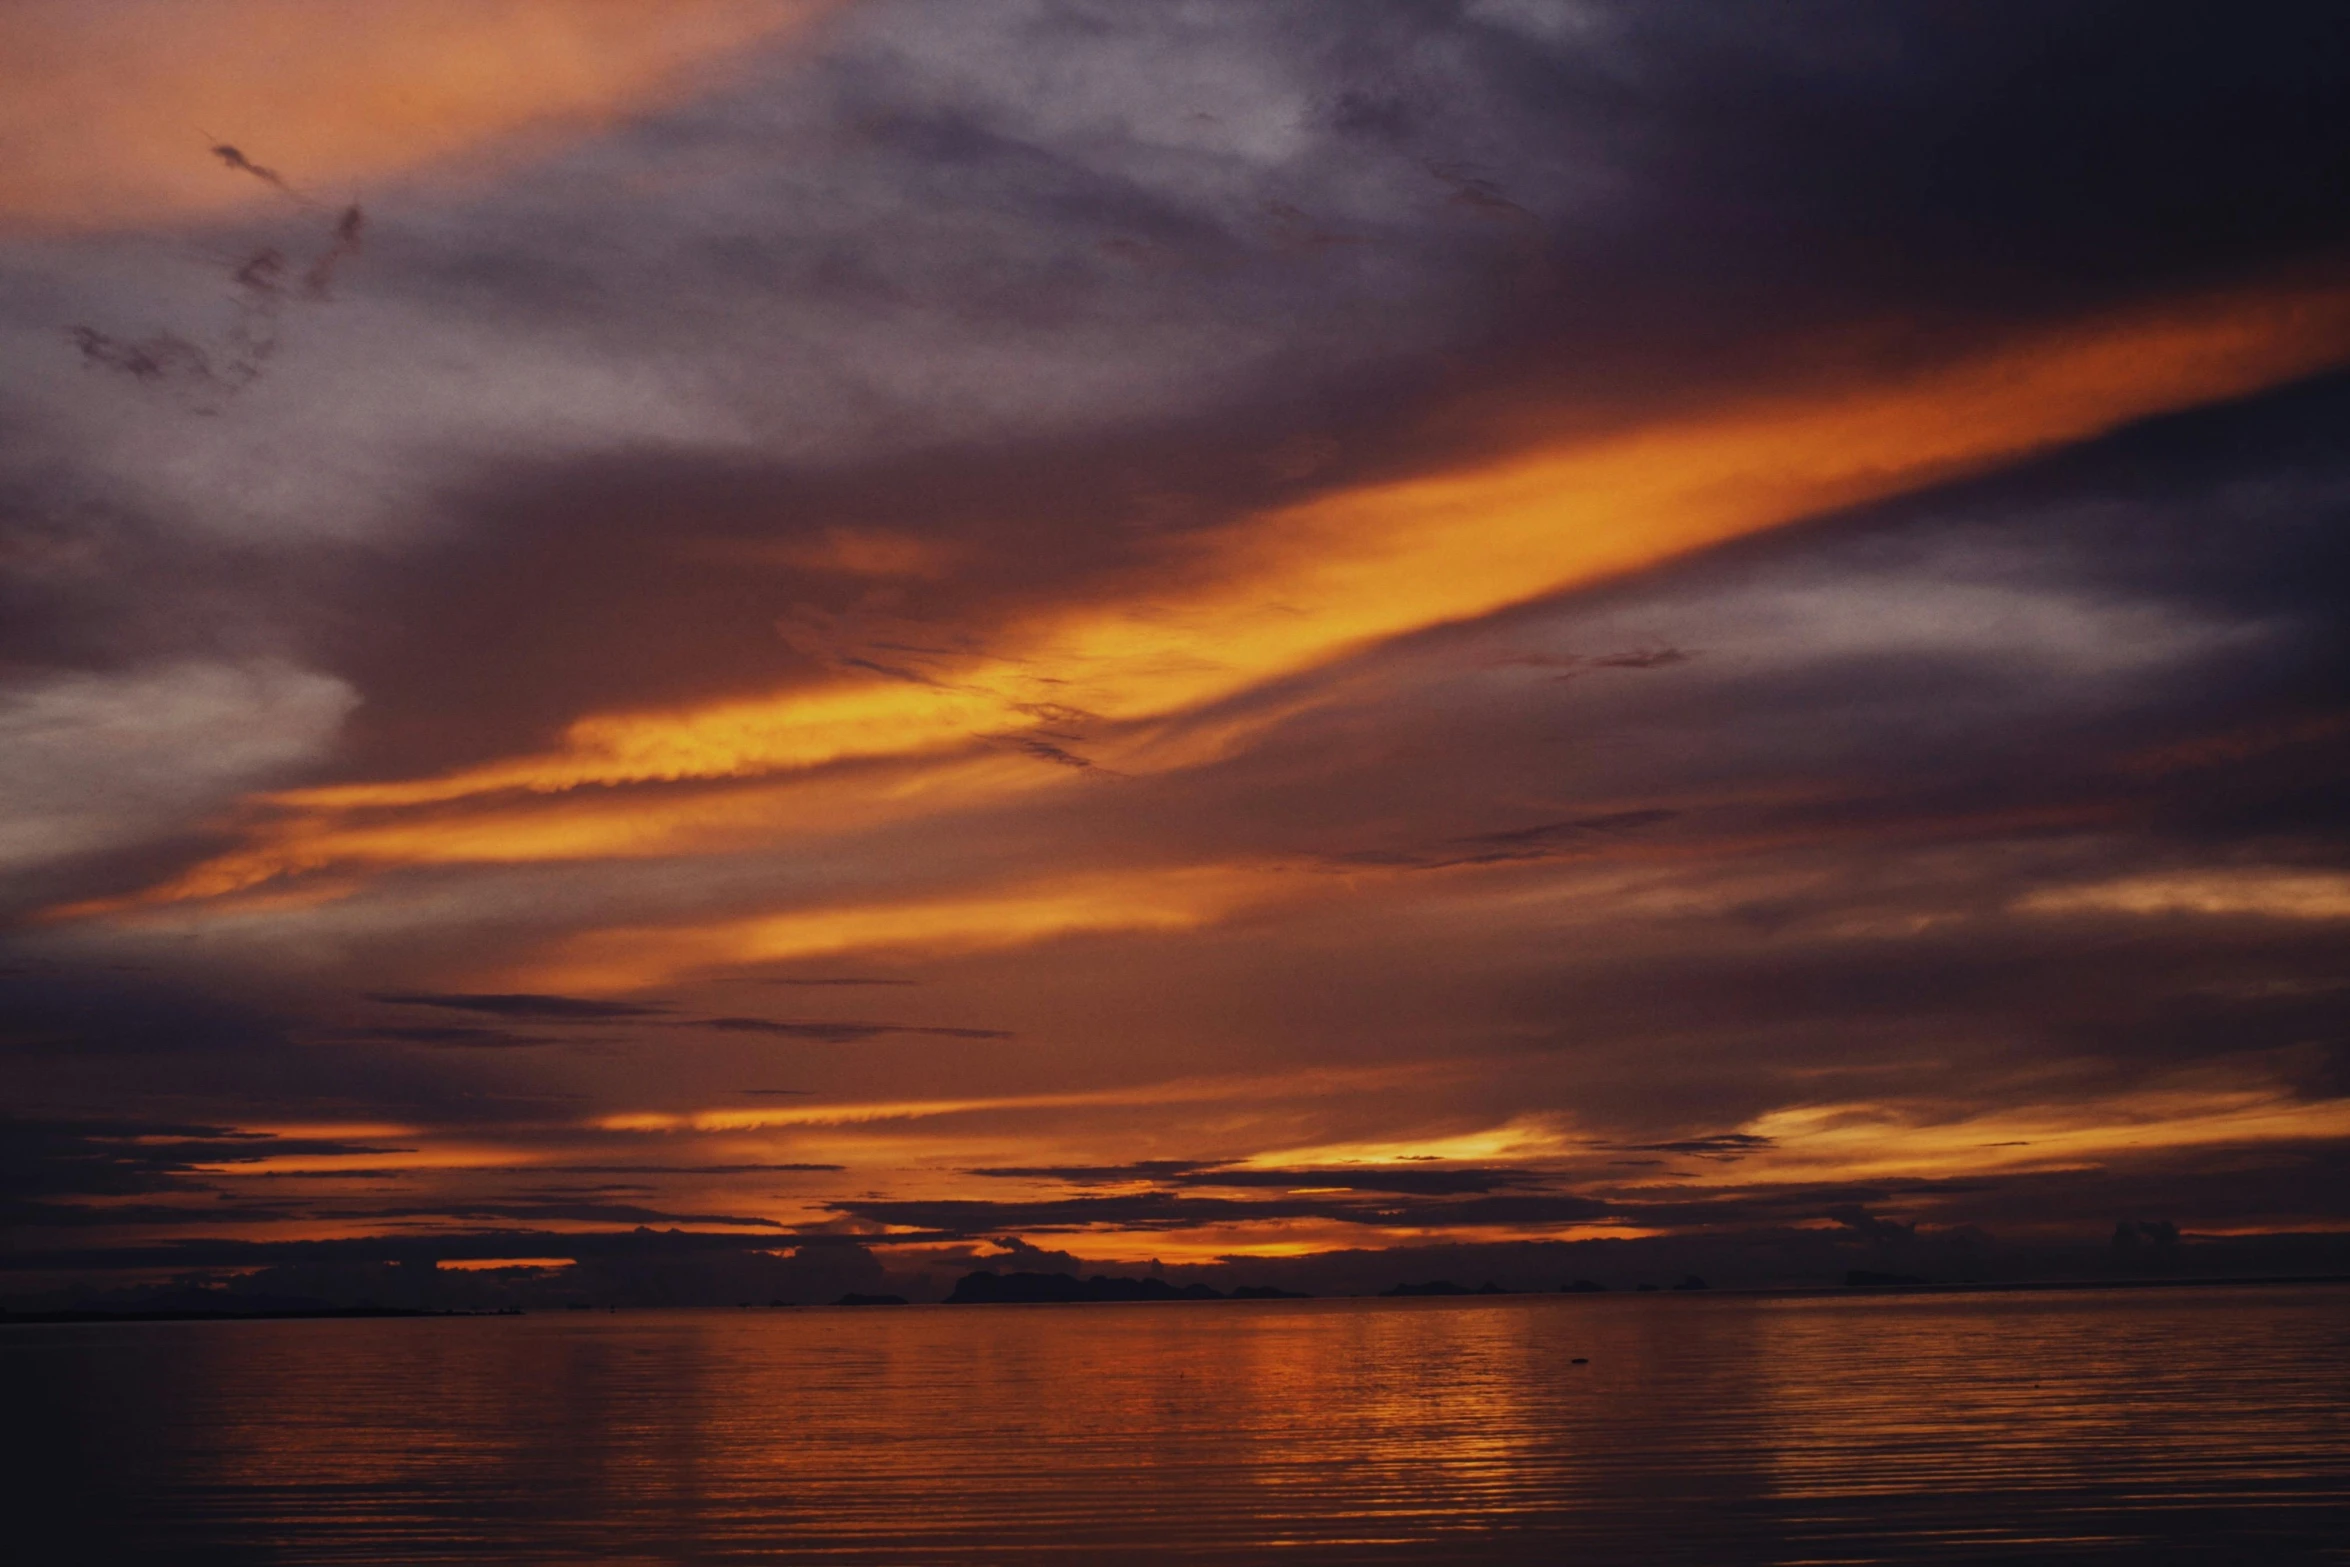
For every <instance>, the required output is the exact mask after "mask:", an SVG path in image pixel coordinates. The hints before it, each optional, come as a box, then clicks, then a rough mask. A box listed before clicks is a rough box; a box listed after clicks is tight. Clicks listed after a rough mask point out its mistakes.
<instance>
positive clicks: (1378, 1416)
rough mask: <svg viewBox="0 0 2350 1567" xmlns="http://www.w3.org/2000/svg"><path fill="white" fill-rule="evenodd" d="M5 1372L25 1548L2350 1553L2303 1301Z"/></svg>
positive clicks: (137, 1358)
mask: <svg viewBox="0 0 2350 1567" xmlns="http://www.w3.org/2000/svg"><path fill="white" fill-rule="evenodd" d="M1577 1357H1582V1358H1583V1359H1584V1360H1585V1361H1587V1364H1576V1363H1575V1362H1576V1358H1577ZM0 1392H5V1393H6V1395H7V1397H8V1407H9V1409H10V1411H11V1421H12V1425H13V1426H14V1427H15V1429H16V1431H17V1433H18V1435H19V1436H20V1437H21V1436H24V1435H26V1434H28V1433H38V1435H39V1440H38V1441H37V1442H34V1443H31V1444H28V1445H27V1448H26V1451H25V1452H24V1453H23V1454H22V1455H20V1456H19V1457H18V1459H17V1460H16V1461H15V1462H14V1463H13V1464H12V1465H11V1474H12V1485H13V1486H14V1487H21V1488H22V1495H21V1496H19V1497H18V1498H16V1499H15V1500H14V1503H13V1506H12V1515H13V1516H14V1517H16V1518H18V1519H19V1520H21V1521H23V1527H22V1528H20V1532H19V1538H25V1537H27V1533H26V1531H29V1532H30V1535H31V1537H35V1538H38V1537H41V1536H42V1535H43V1534H44V1532H46V1533H47V1534H48V1535H49V1536H50V1537H52V1538H54V1539H56V1540H58V1541H59V1542H60V1543H61V1544H62V1545H63V1546H64V1548H65V1550H66V1552H67V1554H66V1555H61V1556H57V1557H55V1559H60V1560H64V1559H72V1558H73V1557H74V1556H76V1555H81V1556H84V1557H86V1558H87V1559H99V1558H100V1557H101V1556H102V1554H103V1552H105V1551H106V1550H110V1549H113V1550H122V1551H134V1550H136V1551H147V1552H154V1551H158V1550H160V1555H158V1557H157V1559H175V1560H176V1559H188V1560H218V1561H232V1562H246V1561H287V1562H297V1561H298V1562H339V1561H417V1562H426V1561H473V1562H482V1561H488V1562H522V1561H530V1562H543V1561H561V1562H571V1561H581V1562H586V1561H595V1562H630V1561H645V1562H704V1561H710V1562H716V1561H747V1560H761V1559H775V1558H776V1557H778V1556H784V1557H789V1558H791V1559H811V1560H820V1559H839V1560H855V1561H886V1562H908V1563H917V1562H918V1563H933V1562H938V1563H948V1562H968V1561H1026V1560H1033V1559H1038V1558H1047V1557H1049V1558H1056V1559H1060V1560H1067V1561H1082V1562H1092V1561H1109V1560H1117V1561H1138V1560H1140V1561H1176V1560H1190V1561H1235V1562H1238V1561H1258V1560H1267V1559H1273V1558H1280V1559H1283V1560H1297V1561H1314V1562H1326V1561H1333V1562H1357V1561H1361V1562H1385V1561H1447V1562H1449V1561H1460V1562H1519V1561H1524V1562H1553V1561H1567V1560H1573V1561H1579V1562H1659V1561H1665V1562H1670V1561H1691V1562H1749V1561H1752V1562H1785V1563H1796V1562H1895V1561H1899V1562H1915V1561H1931V1562H1941V1561H2040V1560H2047V1561H2083V1560H2112V1561H2123V1560H2127V1561H2132V1562H2143V1561H2160V1560H2181V1561H2184V1560H2241V1561H2247V1562H2252V1561H2258V1562H2290V1561H2312V1562H2314V1561H2341V1560H2345V1559H2350V1557H2346V1555H2345V1551H2344V1546H2343V1542H2344V1541H2345V1540H2350V1413H2346V1411H2350V1289H2341V1288H2325V1287H2312V1288H2298V1289H2286V1288H2275V1289H2226V1290H2217V1289H2213V1290H2179V1291H2159V1292H2156V1291H2147V1292H2116V1293H2088V1292H2082V1293H2062V1294H2011V1295H1994V1296H1971V1297H1965V1298H1959V1297H1951V1296H1908V1297H1894V1298H1843V1297H1829V1298H1820V1297H1778V1298H1772V1297H1728V1296H1725V1297H1713V1298H1703V1297H1698V1298H1690V1297H1675V1296H1641V1297H1625V1296H1618V1297H1604V1298H1587V1297H1584V1298H1571V1299H1570V1298H1560V1297H1513V1298H1509V1299H1501V1300H1492V1301H1475V1302H1454V1301H1309V1302H1279V1303H1261V1304H1260V1303H1240V1302H1231V1303H1218V1304H1207V1305H1192V1306H1150V1305H1145V1306H1098V1307H979V1308H947V1307H909V1308H904V1309H866V1310H862V1311H859V1310H811V1311H793V1312H783V1311H745V1312H669V1313H653V1312H646V1313H634V1314H619V1315H605V1314H564V1313H558V1314H553V1315H541V1316H534V1317H529V1318H524V1319H495V1318H479V1319H443V1320H431V1321H413V1320H388V1321H360V1322H277V1323H202V1324H153V1325H122V1326H106V1327H71V1328H16V1329H11V1330H7V1331H6V1332H4V1333H0ZM164 1542H169V1543H168V1545H165V1544H164ZM42 1559H49V1558H42Z"/></svg>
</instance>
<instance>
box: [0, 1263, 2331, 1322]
mask: <svg viewBox="0 0 2350 1567" xmlns="http://www.w3.org/2000/svg"><path fill="white" fill-rule="evenodd" d="M2310 1284H2350V1273H2308V1274H2272V1275H2263V1276H2259V1277H2253V1278H2188V1279H2181V1278H2170V1279H2027V1280H2018V1281H2015V1282H2010V1283H1949V1284H1936V1283H1920V1284H1820V1285H1784V1286H1768V1287H1763V1288H1758V1289H1710V1290H1706V1291H1703V1292H1702V1293H1701V1292H1698V1291H1676V1290H1650V1291H1641V1290H1629V1289H1623V1290H1616V1289H1611V1290H1596V1291H1573V1290H1504V1291H1499V1292H1497V1293H1495V1294H1491V1295H1479V1294H1475V1293H1466V1294H1461V1295H1434V1296H1422V1297H1401V1298H1405V1299H1427V1300H1436V1301H1472V1302H1491V1301H1496V1300H1590V1299H1593V1298H1595V1297H1596V1298H1601V1299H1606V1298H1610V1297H1614V1298H1621V1299H1630V1300H1638V1299H1650V1298H1655V1299H1664V1298H1668V1297H1669V1298H1673V1299H1682V1298H1687V1297H1688V1296H1693V1295H1694V1296H1696V1297H1697V1298H1699V1299H1704V1298H1707V1297H1715V1298H1719V1297H1723V1296H1736V1297H1739V1298H1742V1299H1752V1298H1756V1297H1769V1298H1778V1299H1813V1298H1827V1299H1837V1298H1856V1297H1862V1296H1869V1297H1874V1296H1884V1295H2010V1294H2049V1293H2053V1292H2057V1291H2064V1290H2144V1289H2227V1288H2278V1287H2284V1286H2292V1285H2310ZM1300 1298H1304V1299H1314V1298H1319V1299H1321V1300H1324V1301H1333V1300H1382V1299H1392V1298H1398V1297H1390V1296H1382V1295H1324V1296H1320V1297H1300ZM1250 1303H1251V1302H1250V1301H1249V1300H1247V1299H1246V1298H1242V1299H1239V1300H1235V1299H1234V1298H1233V1297H1229V1296H1226V1297H1220V1298H1218V1299H1214V1300H1210V1299H1204V1298H1203V1299H1195V1300H1186V1299H1183V1298H1181V1297H1175V1298H1171V1299H1165V1300H1152V1299H1144V1300H1102V1301H1094V1300H1070V1301H1022V1300H1014V1301H966V1302H961V1303H959V1304H962V1305H980V1306H988V1305H1002V1306H1186V1305H1223V1304H1250ZM920 1304H931V1305H939V1304H945V1303H944V1302H925V1303H920ZM599 1309H602V1308H599ZM610 1309H612V1310H625V1311H713V1312H726V1313H729V1314H739V1313H740V1312H742V1311H743V1310H744V1309H745V1308H744V1307H742V1306H739V1305H738V1306H630V1307H613V1308H610ZM766 1309H770V1310H773V1309H782V1310H810V1309H816V1310H830V1309H840V1310H853V1309H855V1308H853V1307H840V1308H831V1307H825V1306H821V1305H818V1306H812V1307H802V1306H792V1307H782V1308H772V1307H771V1308H766ZM532 1314H533V1313H531V1312H529V1311H525V1310H522V1309H519V1308H515V1307H505V1308H501V1309H497V1310H490V1311H458V1310H425V1309H422V1308H418V1307H408V1306H320V1307H316V1308H313V1309H284V1310H272V1311H101V1310H77V1311H9V1310H7V1309H5V1308H0V1327H17V1326H27V1327H37V1326H74V1325H77V1324H79V1325H103V1324H108V1323H131V1322H315V1321H340V1320H348V1319H356V1320H368V1319H374V1318H382V1317H399V1318H425V1317H521V1316H529V1315H532ZM537 1314H538V1315H545V1316H554V1315H560V1313H558V1312H552V1311H542V1312H539V1313H537Z"/></svg>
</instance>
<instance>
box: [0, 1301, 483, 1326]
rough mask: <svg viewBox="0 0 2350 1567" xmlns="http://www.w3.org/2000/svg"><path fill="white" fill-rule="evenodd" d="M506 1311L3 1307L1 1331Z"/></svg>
mask: <svg viewBox="0 0 2350 1567" xmlns="http://www.w3.org/2000/svg"><path fill="white" fill-rule="evenodd" d="M525 1315H527V1313H525V1312H523V1311H522V1310H520V1309H519V1308H515V1307H505V1308H501V1309H498V1310H493V1311H455V1310H449V1311H441V1310H427V1309H425V1308H423V1307H421V1306H317V1307H303V1308H295V1309H281V1310H275V1311H9V1310H7V1309H6V1308H4V1307H0V1327H10V1326H13V1325H15V1324H17V1323H48V1324H56V1323H67V1324H71V1323H77V1322H311V1321H331V1320H335V1319H339V1318H344V1317H364V1318H373V1317H520V1316H525Z"/></svg>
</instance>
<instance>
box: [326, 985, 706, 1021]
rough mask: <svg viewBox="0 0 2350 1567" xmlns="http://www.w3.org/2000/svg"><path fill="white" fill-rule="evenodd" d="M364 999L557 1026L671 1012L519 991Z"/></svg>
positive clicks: (380, 994)
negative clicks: (483, 1014)
mask: <svg viewBox="0 0 2350 1567" xmlns="http://www.w3.org/2000/svg"><path fill="white" fill-rule="evenodd" d="M367 999H368V1000H370V1001H380V1002H383V1003H385V1004H386V1005H389V1006H401V1007H440V1008H444V1009H446V1010H449V1011H456V1012H486V1013H488V1014H489V1015H491V1016H492V1017H510V1018H517V1019H523V1020H528V1021H533V1022H560V1023H606V1022H622V1021H626V1020H629V1019H634V1018H648V1017H658V1016H660V1015H661V1014H663V1013H665V1012H667V1011H669V1010H670V1009H669V1008H668V1007H665V1006H648V1005H644V1004H641V1003H638V1002H632V1001H599V1000H595V999H592V998H590V997H585V996H546V995H534V994H527V993H520V992H504V993H492V994H483V993H475V992H434V991H413V990H377V991H370V992H368V995H367Z"/></svg>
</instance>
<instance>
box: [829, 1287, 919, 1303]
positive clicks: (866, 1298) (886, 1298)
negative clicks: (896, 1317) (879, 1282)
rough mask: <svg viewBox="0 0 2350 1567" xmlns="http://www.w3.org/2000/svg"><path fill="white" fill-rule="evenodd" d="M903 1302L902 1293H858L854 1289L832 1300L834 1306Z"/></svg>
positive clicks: (904, 1299)
mask: <svg viewBox="0 0 2350 1567" xmlns="http://www.w3.org/2000/svg"><path fill="white" fill-rule="evenodd" d="M905 1303H906V1297H905V1296H903V1295H860V1294H858V1293H857V1292H856V1291H855V1290H851V1291H849V1292H848V1293H847V1294H846V1295H843V1296H842V1297H841V1298H840V1299H838V1300H836V1301H834V1302H833V1304H834V1305H835V1306H903V1305H904V1304H905Z"/></svg>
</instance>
